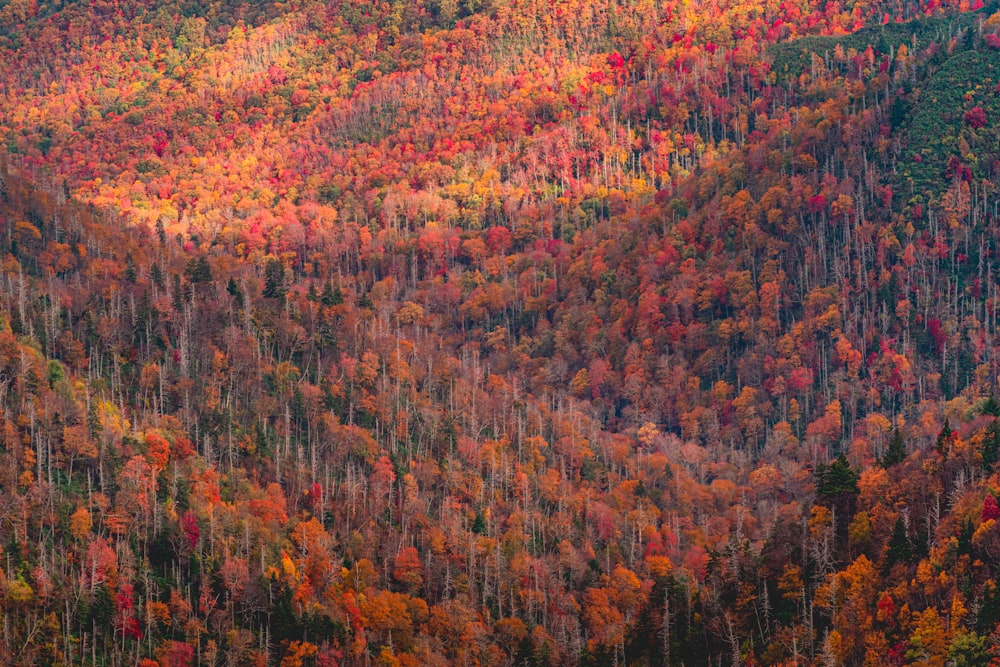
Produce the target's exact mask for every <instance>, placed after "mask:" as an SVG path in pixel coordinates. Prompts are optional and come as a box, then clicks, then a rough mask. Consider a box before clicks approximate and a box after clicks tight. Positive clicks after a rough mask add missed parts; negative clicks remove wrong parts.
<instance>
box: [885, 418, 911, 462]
mask: <svg viewBox="0 0 1000 667" xmlns="http://www.w3.org/2000/svg"><path fill="white" fill-rule="evenodd" d="M904 460H906V444H905V443H904V442H903V434H902V433H900V432H899V428H898V427H897V428H895V429H893V431H892V440H890V441H889V447H888V448H887V449H886V450H885V454H884V455H883V456H882V461H881V463H882V467H883V468H887V469H888V468H891V467H892V466H894V465H897V464H899V463H902V462H903V461H904Z"/></svg>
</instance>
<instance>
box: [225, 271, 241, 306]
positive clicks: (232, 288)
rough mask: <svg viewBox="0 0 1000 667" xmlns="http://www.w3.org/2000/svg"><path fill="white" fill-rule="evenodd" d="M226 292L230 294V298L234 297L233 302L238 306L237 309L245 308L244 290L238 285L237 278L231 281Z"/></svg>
mask: <svg viewBox="0 0 1000 667" xmlns="http://www.w3.org/2000/svg"><path fill="white" fill-rule="evenodd" d="M226 291H227V292H229V296H231V297H233V302H234V303H235V304H236V307H237V308H238V309H239V308H243V290H241V289H240V286H239V285H238V284H236V279H235V278H230V279H229V283H228V284H227V285H226Z"/></svg>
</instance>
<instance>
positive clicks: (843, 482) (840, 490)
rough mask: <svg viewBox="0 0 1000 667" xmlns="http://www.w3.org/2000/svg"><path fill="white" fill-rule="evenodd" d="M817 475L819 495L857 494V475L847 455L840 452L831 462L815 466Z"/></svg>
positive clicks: (831, 496)
mask: <svg viewBox="0 0 1000 667" xmlns="http://www.w3.org/2000/svg"><path fill="white" fill-rule="evenodd" d="M816 473H817V476H818V477H819V489H817V492H818V493H819V495H821V496H826V497H828V498H833V497H836V496H839V495H841V494H851V495H854V494H857V493H858V479H859V477H860V476H859V475H858V473H857V471H855V470H854V469H853V468H852V467H851V464H850V463H849V462H848V461H847V457H846V456H844V455H843V454H841V455H840V456H838V457H837V458H836V459H834V461H833V463H831V464H830V465H828V466H821V467H820V466H817V469H816Z"/></svg>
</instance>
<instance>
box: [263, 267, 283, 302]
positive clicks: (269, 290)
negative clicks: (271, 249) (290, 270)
mask: <svg viewBox="0 0 1000 667" xmlns="http://www.w3.org/2000/svg"><path fill="white" fill-rule="evenodd" d="M286 291H287V288H286V287H285V265H284V264H283V263H282V262H281V260H280V259H277V258H274V257H272V258H270V259H268V260H267V264H265V265H264V291H263V296H264V298H265V299H284V298H285V293H286Z"/></svg>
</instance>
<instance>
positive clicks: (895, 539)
mask: <svg viewBox="0 0 1000 667" xmlns="http://www.w3.org/2000/svg"><path fill="white" fill-rule="evenodd" d="M911 558H913V543H912V542H911V541H910V535H909V533H907V531H906V524H905V523H903V517H897V518H896V524H895V525H894V526H893V527H892V536H890V537H889V551H888V552H887V553H886V555H885V564H886V567H892V566H893V565H895V564H896V563H909V562H910V559H911Z"/></svg>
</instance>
